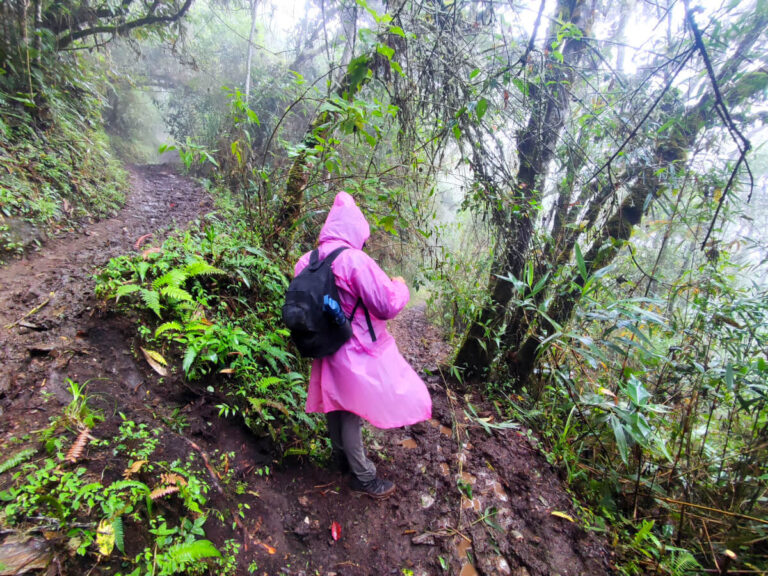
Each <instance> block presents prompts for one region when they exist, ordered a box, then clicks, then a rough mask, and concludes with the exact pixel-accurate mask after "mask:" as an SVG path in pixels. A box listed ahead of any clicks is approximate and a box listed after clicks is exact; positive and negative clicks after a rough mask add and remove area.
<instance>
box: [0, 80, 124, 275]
mask: <svg viewBox="0 0 768 576" xmlns="http://www.w3.org/2000/svg"><path fill="white" fill-rule="evenodd" d="M103 106H104V101H103V99H102V97H101V95H100V88H99V86H98V85H97V80H96V78H95V77H94V76H92V75H90V74H89V73H88V72H87V68H86V67H80V69H79V70H77V71H75V70H74V69H73V68H71V67H68V66H63V65H62V66H58V67H57V69H56V70H55V71H48V72H46V75H45V78H44V79H43V77H42V74H40V73H39V72H37V71H36V72H34V73H33V91H32V92H18V90H17V88H14V87H13V86H12V81H11V79H9V78H8V77H7V76H5V75H3V74H2V70H0V260H2V259H3V256H4V255H6V256H7V255H8V254H14V253H17V254H18V253H20V252H22V251H23V250H24V249H25V248H26V247H28V246H29V245H32V244H34V243H35V242H37V241H38V240H39V238H40V237H41V236H43V235H45V234H48V233H55V232H57V231H59V230H61V229H66V228H68V227H71V226H72V225H73V224H74V223H75V222H76V221H79V220H82V219H86V218H100V217H103V216H106V215H108V214H111V213H113V212H114V211H115V210H116V209H117V208H118V207H119V206H120V205H121V204H122V202H123V199H124V197H123V193H122V191H121V190H122V189H123V187H124V183H125V172H124V171H123V170H122V168H121V166H120V164H119V162H118V161H117V160H116V159H115V158H113V156H112V155H111V153H110V149H109V141H108V138H107V136H106V135H105V133H104V131H103V129H102V126H101V111H102V108H103Z"/></svg>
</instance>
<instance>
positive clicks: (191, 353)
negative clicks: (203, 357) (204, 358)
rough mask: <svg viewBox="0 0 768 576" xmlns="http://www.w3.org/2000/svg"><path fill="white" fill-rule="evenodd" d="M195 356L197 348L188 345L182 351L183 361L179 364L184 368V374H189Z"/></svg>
mask: <svg viewBox="0 0 768 576" xmlns="http://www.w3.org/2000/svg"><path fill="white" fill-rule="evenodd" d="M195 358H197V350H195V348H194V347H192V346H190V347H189V348H187V351H186V352H185V353H184V362H183V363H182V365H181V368H182V370H184V374H189V369H190V368H192V364H193V363H194V361H195Z"/></svg>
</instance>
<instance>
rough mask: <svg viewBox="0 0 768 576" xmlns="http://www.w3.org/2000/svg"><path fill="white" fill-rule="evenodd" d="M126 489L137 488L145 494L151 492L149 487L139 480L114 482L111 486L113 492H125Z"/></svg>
mask: <svg viewBox="0 0 768 576" xmlns="http://www.w3.org/2000/svg"><path fill="white" fill-rule="evenodd" d="M126 488H135V489H137V490H138V491H139V492H142V493H145V494H149V493H150V492H151V490H150V489H149V486H147V485H146V484H144V482H139V481H138V480H118V481H117V482H113V483H112V484H110V485H109V489H110V490H112V491H113V492H118V491H120V490H125V489H126Z"/></svg>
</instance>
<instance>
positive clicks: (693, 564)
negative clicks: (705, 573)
mask: <svg viewBox="0 0 768 576" xmlns="http://www.w3.org/2000/svg"><path fill="white" fill-rule="evenodd" d="M664 564H667V568H668V569H669V571H670V574H672V576H686V575H687V574H691V573H698V571H699V570H701V564H699V562H698V561H697V560H696V558H694V556H693V554H691V553H690V552H689V551H688V550H681V549H673V550H671V554H670V558H669V562H664Z"/></svg>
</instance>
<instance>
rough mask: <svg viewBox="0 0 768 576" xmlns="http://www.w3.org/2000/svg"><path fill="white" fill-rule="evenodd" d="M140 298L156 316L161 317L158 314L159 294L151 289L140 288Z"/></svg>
mask: <svg viewBox="0 0 768 576" xmlns="http://www.w3.org/2000/svg"><path fill="white" fill-rule="evenodd" d="M141 299H142V300H143V301H144V305H145V306H146V307H147V308H149V309H150V310H152V312H154V313H155V314H157V315H158V317H162V316H161V314H160V294H159V293H158V292H155V291H153V290H147V289H145V288H142V289H141Z"/></svg>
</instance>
